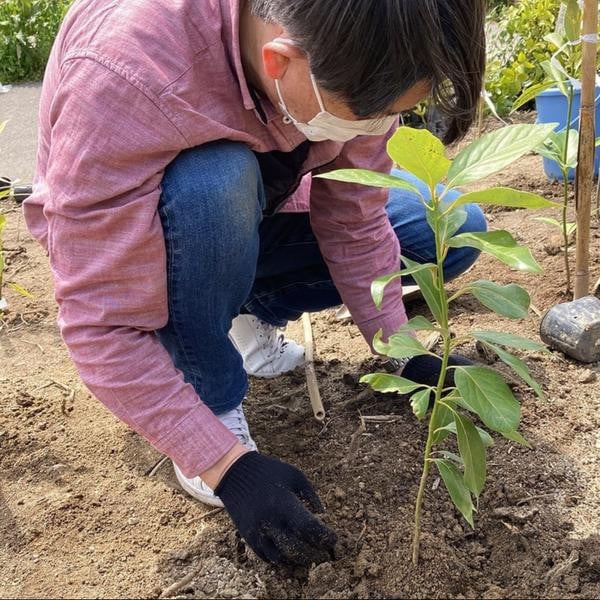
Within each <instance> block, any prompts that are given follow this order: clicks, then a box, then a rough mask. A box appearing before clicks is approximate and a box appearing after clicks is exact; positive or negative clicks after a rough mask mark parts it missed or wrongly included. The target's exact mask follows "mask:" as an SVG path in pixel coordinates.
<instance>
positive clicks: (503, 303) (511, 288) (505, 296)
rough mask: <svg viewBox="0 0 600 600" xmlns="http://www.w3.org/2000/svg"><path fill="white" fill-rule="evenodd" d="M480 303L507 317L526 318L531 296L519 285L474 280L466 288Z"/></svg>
mask: <svg viewBox="0 0 600 600" xmlns="http://www.w3.org/2000/svg"><path fill="white" fill-rule="evenodd" d="M465 289H466V290H467V291H468V292H470V293H471V294H473V296H475V298H477V300H479V302H481V304H483V305H484V306H486V307H487V308H489V309H491V310H493V311H494V312H495V313H497V314H499V315H502V316H504V317H508V318H509V319H526V318H527V316H528V315H529V305H530V304H531V298H530V297H529V293H528V292H527V290H524V289H523V288H522V287H521V286H520V285H517V284H515V283H511V284H509V285H498V284H497V283H494V282H492V281H483V280H481V281H474V282H473V283H470V284H469V285H468V286H467V287H466V288H465Z"/></svg>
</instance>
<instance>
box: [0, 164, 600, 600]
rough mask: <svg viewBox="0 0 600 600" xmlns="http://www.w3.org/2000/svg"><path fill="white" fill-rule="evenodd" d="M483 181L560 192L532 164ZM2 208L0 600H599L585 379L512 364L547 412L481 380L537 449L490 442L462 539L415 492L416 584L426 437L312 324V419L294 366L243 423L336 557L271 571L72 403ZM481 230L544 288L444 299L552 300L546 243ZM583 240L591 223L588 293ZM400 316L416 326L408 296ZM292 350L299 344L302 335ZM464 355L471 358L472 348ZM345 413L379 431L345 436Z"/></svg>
mask: <svg viewBox="0 0 600 600" xmlns="http://www.w3.org/2000/svg"><path fill="white" fill-rule="evenodd" d="M495 181H496V182H497V183H499V182H502V184H503V185H509V186H514V187H518V188H521V189H525V190H532V191H537V192H540V193H542V194H544V195H545V196H547V197H550V198H555V199H558V198H559V196H560V186H559V185H557V184H551V183H549V182H547V181H546V179H545V177H544V175H543V172H542V169H541V165H540V160H539V159H538V158H536V157H533V156H528V157H525V158H524V159H522V160H521V161H519V162H518V163H517V164H516V165H513V166H512V167H511V168H510V169H509V170H507V171H505V172H504V173H502V174H500V175H499V176H497V177H496V178H495ZM4 212H5V213H8V214H7V218H8V227H7V231H6V242H5V243H6V249H5V250H6V251H5V257H6V262H7V265H8V266H7V270H8V271H7V272H8V278H9V279H11V280H15V281H18V282H19V283H20V284H21V285H24V286H25V287H26V288H28V289H29V290H30V291H31V293H32V294H33V295H34V296H35V298H34V299H27V298H22V297H19V296H16V295H15V294H13V293H12V292H10V291H8V292H7V296H8V297H9V301H10V305H11V312H10V313H9V314H8V315H5V317H4V319H3V321H2V322H1V323H0V328H1V330H0V403H1V407H2V412H1V414H0V485H1V487H0V564H1V565H2V568H1V569H0V596H1V597H8V598H22V597H78V598H79V597H107V598H110V597H112V598H114V597H158V596H159V595H160V594H161V593H165V591H166V592H167V593H169V590H168V589H167V588H169V586H171V585H172V584H174V583H176V582H178V581H180V580H182V578H185V581H186V582H187V583H184V584H183V585H181V586H180V588H179V590H178V591H176V592H173V593H174V594H175V595H180V596H181V597H196V598H214V597H219V598H234V597H242V598H254V597H256V598H291V597H303V598H314V597H320V598H338V597H339V598H383V597H386V598H388V597H398V598H400V597H402V598H405V597H414V598H446V597H452V598H466V597H484V598H507V597H508V598H524V597H527V598H539V597H554V598H558V597H560V598H598V597H600V510H599V509H600V461H599V460H598V459H599V455H600V411H599V407H600V380H599V379H598V373H600V364H592V365H586V366H582V365H579V364H576V363H574V362H572V361H570V360H569V359H566V358H565V357H564V356H562V355H561V354H559V353H555V352H553V353H550V354H548V355H545V354H540V353H522V357H523V358H524V360H525V361H526V362H527V364H528V365H529V366H530V368H531V369H532V371H533V373H534V375H535V376H536V377H537V378H538V379H539V381H540V382H541V384H542V385H543V388H544V390H545V393H546V398H545V399H544V400H539V399H537V398H536V397H535V396H534V395H533V394H532V393H531V392H530V391H529V390H528V389H526V388H525V387H524V386H523V385H521V384H520V383H518V382H517V381H516V380H514V378H511V377H510V375H509V373H508V371H507V370H506V369H505V368H504V367H503V366H502V365H501V364H499V363H498V364H494V366H495V367H497V368H498V370H500V371H501V372H503V373H504V374H506V375H507V376H508V377H509V381H511V382H512V385H513V387H514V388H515V390H516V392H517V395H518V397H519V398H520V400H521V401H522V410H523V425H522V431H523V433H524V435H525V436H526V437H527V438H528V439H529V440H530V441H531V442H532V443H533V445H534V448H533V449H532V450H528V449H526V448H523V447H519V446H516V445H514V444H511V443H508V442H506V441H503V440H502V439H497V440H496V443H495V445H494V446H493V447H492V448H491V449H490V451H489V480H488V483H487V486H486V490H485V492H484V494H483V496H482V498H481V499H480V502H479V509H478V513H477V517H476V527H475V529H474V530H471V529H470V527H469V526H468V525H467V524H466V523H465V522H464V520H462V519H461V517H460V515H458V513H457V512H456V510H455V509H454V508H453V507H452V505H451V502H450V500H449V498H448V496H447V493H446V491H445V489H444V486H443V484H442V485H440V482H439V481H438V480H437V479H436V477H435V476H432V477H431V478H430V481H429V484H428V488H427V494H426V501H425V507H424V517H423V539H422V546H421V562H420V565H419V567H418V568H416V569H415V568H414V567H413V566H412V564H411V560H410V542H411V533H412V531H411V530H412V516H413V515H412V512H413V503H414V499H415V495H416V490H417V485H418V479H419V476H420V472H421V457H422V450H423V446H424V440H425V435H426V430H425V425H424V424H422V423H420V422H418V421H417V420H416V419H415V418H414V416H413V415H412V412H411V410H410V407H409V405H408V403H407V401H406V399H404V398H401V397H395V396H394V397H392V396H384V395H380V394H376V393H373V392H371V391H369V390H367V389H365V388H364V386H363V385H361V384H359V383H358V379H359V377H360V376H361V375H362V374H365V373H368V372H371V371H372V370H377V369H380V368H381V363H380V362H379V361H378V360H377V359H375V358H373V357H371V356H370V355H369V353H368V350H367V347H366V345H365V344H364V343H363V342H362V338H361V337H360V334H359V332H358V330H357V328H356V327H355V326H354V325H353V324H349V323H342V322H339V321H336V319H335V313H334V311H329V312H325V313H321V314H319V315H314V316H313V323H314V329H315V338H316V344H317V353H318V363H317V375H318V378H319V383H320V387H321V392H322V395H323V399H324V403H325V406H326V409H327V420H326V421H325V423H324V424H319V423H318V422H316V421H315V420H314V419H313V417H312V412H311V408H310V404H309V401H308V396H307V390H306V383H305V377H304V373H303V372H302V371H301V370H300V371H297V372H295V373H292V374H290V375H288V376H285V377H282V378H280V379H278V380H274V381H259V380H255V381H253V384H252V389H251V393H250V397H249V400H248V404H247V414H248V418H249V422H250V426H251V430H252V432H253V435H254V438H255V439H256V441H257V443H258V445H259V447H260V448H261V450H262V451H263V452H265V453H269V454H272V455H275V456H278V457H280V458H281V459H283V460H286V461H288V462H291V463H293V464H296V465H298V466H299V467H300V468H302V469H303V470H304V471H305V472H306V473H307V475H308V476H309V477H310V478H311V480H312V481H313V482H314V483H315V485H316V487H317V489H318V491H319V493H320V494H321V496H322V498H323V500H324V503H325V504H326V507H327V510H326V513H325V514H324V515H323V519H324V520H325V521H326V522H327V523H328V524H329V525H330V526H331V527H333V528H334V529H335V530H336V531H337V533H338V535H339V544H338V549H337V560H335V561H334V562H331V563H327V564H323V565H320V566H318V567H316V568H313V569H311V570H309V571H308V572H307V571H303V570H298V571H294V572H289V571H283V570H279V569H275V568H272V567H270V566H268V565H265V564H263V563H261V562H260V561H259V560H258V559H257V558H256V557H255V556H253V555H252V553H251V552H250V551H248V550H246V548H245V546H244V544H243V542H241V541H240V540H239V538H238V537H237V535H236V534H235V532H234V530H233V528H232V525H231V522H230V520H229V519H228V517H227V515H226V514H225V513H223V512H220V513H218V514H215V513H214V512H213V511H210V510H209V509H208V508H207V507H205V506H203V505H201V504H199V503H198V502H196V501H194V500H193V499H191V498H189V497H188V496H186V495H185V494H184V493H183V492H182V491H181V490H180V488H179V487H178V485H177V482H176V480H175V478H174V476H173V473H172V469H171V468H170V464H169V463H168V462H166V463H163V464H161V465H160V466H159V467H158V469H154V470H153V467H155V466H156V465H157V463H158V461H159V460H160V459H161V456H160V455H159V454H158V453H157V452H156V451H155V450H153V449H152V448H151V447H150V446H149V445H148V444H147V443H146V442H145V441H144V440H143V439H142V438H140V437H139V436H138V435H136V434H134V433H132V432H131V431H129V430H128V429H127V428H126V427H125V426H124V425H123V424H121V423H120V422H119V421H117V419H116V418H115V417H113V416H112V415H111V414H109V413H108V412H107V411H106V410H105V409H104V408H103V407H102V406H101V404H100V403H99V402H98V401H96V400H95V399H94V398H92V396H91V395H90V394H89V393H88V391H87V390H86V389H85V387H84V386H83V384H82V383H81V381H80V380H79V378H78V376H77V374H76V371H75V369H74V367H73V366H72V364H71V362H70V360H69V358H68V355H67V351H66V349H65V347H64V345H63V343H62V341H61V339H60V336H59V334H58V331H57V327H56V324H55V320H56V308H55V305H54V300H53V295H52V287H51V278H50V274H49V269H48V266H47V260H46V258H45V256H44V255H43V252H42V251H41V249H40V248H39V247H38V246H37V244H36V243H34V241H33V240H32V239H31V237H30V236H29V234H28V233H27V232H26V230H25V228H24V226H23V222H22V219H21V218H20V217H19V210H18V208H17V207H16V206H15V205H11V204H8V205H5V207H4ZM540 214H541V213H540ZM488 216H489V219H490V225H491V226H492V227H493V228H506V229H508V230H510V231H511V232H513V233H514V234H515V236H516V237H517V239H519V240H521V241H522V242H523V243H526V244H528V245H530V246H531V248H532V250H533V252H534V254H535V255H536V256H537V258H538V259H539V261H540V262H541V264H542V265H543V267H544V270H545V272H544V274H543V275H540V276H536V277H534V276H531V275H524V274H520V273H514V272H509V271H508V270H507V269H505V268H504V267H503V266H501V265H500V264H499V263H497V262H496V261H494V260H493V259H491V258H489V257H486V256H483V257H482V258H481V259H480V260H479V262H478V263H477V265H476V266H475V267H474V269H473V270H472V271H471V272H469V273H468V274H466V275H464V276H463V277H462V278H461V279H459V280H457V281H455V282H452V283H451V284H450V285H449V287H450V288H451V289H457V288H458V286H460V285H461V283H463V282H466V281H471V280H474V279H481V278H493V279H494V280H496V281H498V282H506V283H508V282H512V281H515V282H517V283H521V284H523V285H525V286H526V287H527V288H528V289H529V290H530V291H531V293H532V298H533V303H534V304H535V306H536V307H537V309H539V311H544V310H546V309H548V308H549V307H551V306H553V305H554V304H555V303H557V302H561V301H564V300H565V299H566V297H565V295H564V292H563V283H564V276H563V265H562V257H561V255H560V254H556V253H554V251H553V248H552V244H554V245H556V243H558V242H555V240H554V238H556V234H555V232H554V231H553V230H552V229H551V228H549V227H548V226H547V225H544V224H542V223H539V222H537V221H535V220H532V216H534V215H533V214H531V213H525V212H523V211H520V210H511V211H498V210H494V211H493V212H490V213H489V214H488ZM599 238H600V230H599V229H598V224H597V222H596V221H595V220H594V224H593V230H592V239H593V248H592V259H593V274H594V275H595V278H597V277H598V276H599V275H600V249H599ZM572 252H573V250H572ZM595 278H594V280H595ZM408 308H409V312H410V314H411V315H415V314H419V313H426V308H425V306H424V305H423V303H422V302H420V301H418V300H417V301H415V302H411V303H410V304H409V307H408ZM452 319H453V326H454V328H455V330H456V332H457V333H458V334H460V333H461V332H464V331H467V330H468V329H470V328H490V329H498V330H502V331H511V332H516V333H520V334H523V335H527V336H531V337H533V338H536V336H537V330H538V327H539V318H538V317H536V316H535V315H532V317H531V319H530V320H529V321H526V322H522V321H517V322H513V321H509V320H507V319H502V318H498V317H495V316H493V315H491V314H490V313H489V312H488V311H487V310H485V309H483V308H482V307H481V306H480V305H479V304H478V303H477V302H476V301H475V300H474V299H472V298H470V297H463V298H461V299H460V300H459V301H458V302H457V303H456V304H454V306H453V309H452ZM289 334H290V335H291V336H292V337H295V338H296V339H301V335H302V330H301V327H300V326H299V324H297V323H294V324H292V325H291V326H290V328H289ZM462 352H463V353H464V354H465V355H466V356H468V357H470V358H473V359H478V360H484V357H482V356H480V355H479V354H478V352H477V349H476V348H475V347H474V346H473V345H466V346H464V347H463V348H462ZM487 358H488V360H492V361H493V357H492V358H491V359H490V358H489V357H487ZM361 415H362V416H387V417H388V419H386V420H384V421H383V422H380V423H374V422H368V423H367V424H366V427H365V430H364V431H362V430H361V429H360V416H361Z"/></svg>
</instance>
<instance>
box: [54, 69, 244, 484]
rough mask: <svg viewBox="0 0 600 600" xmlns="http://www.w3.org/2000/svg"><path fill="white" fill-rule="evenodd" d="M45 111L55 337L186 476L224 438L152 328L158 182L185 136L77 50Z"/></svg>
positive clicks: (208, 461)
mask: <svg viewBox="0 0 600 600" xmlns="http://www.w3.org/2000/svg"><path fill="white" fill-rule="evenodd" d="M50 113H51V114H50V115H49V117H50V119H49V121H50V127H51V144H50V153H49V157H48V165H47V171H46V181H45V183H46V186H47V195H46V201H45V202H44V216H45V218H46V221H47V224H48V253H49V257H50V264H51V268H52V272H53V276H54V282H55V294H56V300H57V302H58V305H59V316H58V323H59V327H60V331H61V334H62V336H63V339H64V341H65V343H66V345H67V347H68V350H69V353H70V355H71V357H72V359H73V361H74V362H75V365H76V366H77V369H78V371H79V373H80V375H81V378H82V379H83V381H84V382H85V384H86V385H87V386H88V388H89V389H90V390H91V391H92V393H93V394H94V395H95V396H96V397H97V398H98V399H99V400H100V401H101V402H103V403H104V404H105V405H106V406H107V407H108V408H109V409H110V410H111V411H112V412H113V413H114V414H115V415H117V416H118V417H119V418H120V419H122V420H123V421H124V422H125V423H127V424H128V425H129V426H130V427H132V428H133V429H134V430H136V431H137V432H138V433H140V434H141V435H142V436H144V437H145V438H146V439H147V440H148V441H149V442H150V443H151V444H153V445H154V446H155V447H156V448H157V449H158V450H159V451H161V452H164V453H165V454H167V455H168V456H170V457H171V458H172V459H173V460H174V461H175V462H176V463H177V464H178V465H179V466H180V467H181V468H182V470H183V472H184V473H185V474H186V475H188V476H193V475H197V474H198V473H200V472H202V471H203V470H206V469H207V468H209V467H210V466H212V465H213V464H214V463H215V462H217V461H218V460H219V459H220V458H221V457H222V456H223V455H224V454H225V453H226V452H227V451H228V450H229V449H230V448H231V447H232V446H233V445H234V443H235V441H236V438H235V436H234V435H233V434H231V433H230V432H229V431H228V430H227V428H226V427H224V426H223V425H222V424H221V422H220V421H219V420H218V419H217V418H216V417H215V416H214V415H213V413H212V412H211V410H210V409H209V408H208V407H207V406H206V405H204V404H203V403H202V402H201V400H200V398H199V397H198V395H197V394H196V392H195V390H194V388H193V387H192V386H191V385H189V384H186V383H185V382H184V379H183V376H182V374H181V372H179V371H178V370H177V369H176V368H175V366H174V364H173V362H172V360H171V358H170V356H169V354H168V353H167V351H166V350H165V348H164V347H163V346H162V344H161V343H160V342H159V340H158V339H157V337H156V335H155V333H154V332H155V330H157V329H159V328H161V327H163V326H164V325H165V324H166V323H167V319H168V309H167V288H166V286H167V277H166V251H165V244H164V237H163V233H162V227H161V223H160V219H159V216H158V213H157V207H158V201H159V196H160V182H161V179H162V173H163V171H164V169H165V167H166V165H167V164H168V163H169V162H171V161H172V160H173V159H174V158H175V156H176V155H177V153H178V152H179V151H180V150H181V149H183V148H184V147H186V145H187V144H186V141H185V139H184V137H183V135H182V134H181V133H180V132H179V131H178V130H177V128H176V127H175V126H174V125H173V124H172V122H171V121H170V120H169V118H168V117H167V116H166V115H165V113H164V112H163V110H162V109H161V107H160V104H159V103H158V102H157V100H156V99H155V98H152V97H151V96H150V95H147V94H146V93H145V92H143V91H142V90H141V89H140V88H139V87H138V85H137V82H136V80H135V79H132V78H130V77H128V76H127V74H126V73H125V72H123V71H120V72H117V71H116V69H115V68H113V67H112V66H111V65H104V64H100V63H98V62H96V61H95V60H92V59H89V58H78V59H74V60H71V61H68V62H66V63H65V64H64V65H63V67H62V73H61V80H60V82H59V84H58V87H57V90H56V93H55V96H54V99H53V101H52V104H51V107H50Z"/></svg>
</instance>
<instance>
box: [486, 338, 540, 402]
mask: <svg viewBox="0 0 600 600" xmlns="http://www.w3.org/2000/svg"><path fill="white" fill-rule="evenodd" d="M482 343H484V344H485V345H486V346H487V347H488V348H490V349H491V350H492V351H493V352H495V353H496V354H497V355H498V358H499V359H500V360H501V361H502V362H503V363H505V364H507V365H508V366H509V367H510V368H511V369H512V370H513V371H514V372H515V373H516V374H517V375H518V376H519V377H520V378H521V379H522V380H523V381H524V382H525V383H526V384H527V385H528V386H529V387H531V389H532V390H533V391H534V392H535V393H536V394H537V396H538V397H539V398H543V397H544V393H543V392H542V388H541V387H540V384H539V383H538V382H537V381H536V380H535V379H534V378H533V377H532V376H531V373H530V372H529V369H528V368H527V365H526V364H525V363H524V362H523V361H522V360H521V359H520V358H519V357H518V356H515V355H514V354H511V353H510V352H507V351H506V350H504V349H503V348H500V346H497V345H496V344H490V343H489V342H482Z"/></svg>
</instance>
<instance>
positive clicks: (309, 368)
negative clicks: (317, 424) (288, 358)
mask: <svg viewBox="0 0 600 600" xmlns="http://www.w3.org/2000/svg"><path fill="white" fill-rule="evenodd" d="M302 327H303V329H304V348H305V350H304V353H305V354H304V356H305V358H306V363H305V367H306V384H307V386H308V395H309V396H310V404H311V406H312V409H313V413H314V415H315V419H317V421H324V420H325V408H323V401H322V400H321V392H319V384H318V382H317V373H316V371H315V362H314V361H315V358H314V351H315V350H314V349H315V343H314V341H313V332H312V324H311V322H310V315H309V314H308V313H304V314H303V315H302Z"/></svg>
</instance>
